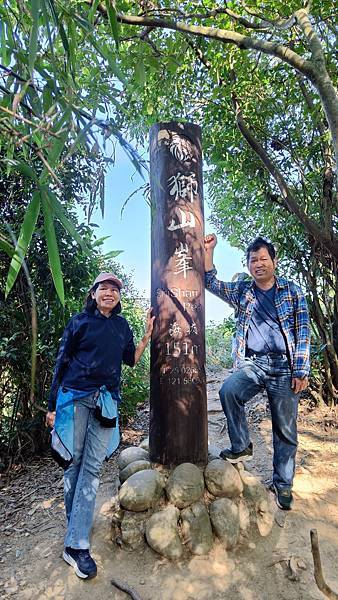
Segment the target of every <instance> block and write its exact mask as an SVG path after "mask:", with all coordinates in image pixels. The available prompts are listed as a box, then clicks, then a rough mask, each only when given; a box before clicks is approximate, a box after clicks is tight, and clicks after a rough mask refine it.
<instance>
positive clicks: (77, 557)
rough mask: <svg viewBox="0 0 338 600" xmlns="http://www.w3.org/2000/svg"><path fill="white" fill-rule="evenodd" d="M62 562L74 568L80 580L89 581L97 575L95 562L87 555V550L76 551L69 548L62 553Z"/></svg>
mask: <svg viewBox="0 0 338 600" xmlns="http://www.w3.org/2000/svg"><path fill="white" fill-rule="evenodd" d="M62 556H63V560H65V561H66V563H68V564H69V565H71V566H72V567H73V568H74V571H75V573H76V575H77V576H78V577H81V579H91V578H92V577H95V576H96V575H97V567H96V563H95V561H94V560H93V559H92V557H91V556H90V554H89V550H78V549H75V548H70V547H69V546H68V547H67V548H65V549H64V551H63V555H62Z"/></svg>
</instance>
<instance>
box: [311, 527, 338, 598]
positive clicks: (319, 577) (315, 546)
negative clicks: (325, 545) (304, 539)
mask: <svg viewBox="0 0 338 600" xmlns="http://www.w3.org/2000/svg"><path fill="white" fill-rule="evenodd" d="M310 537H311V551H312V556H313V564H314V575H315V580H316V584H317V586H318V588H319V589H320V591H321V592H322V593H323V594H324V595H325V596H326V597H327V598H329V599H330V600H338V594H336V593H335V592H334V591H333V590H331V588H330V587H329V586H328V585H327V583H326V582H325V580H324V576H323V571H322V563H321V560H320V552H319V543H318V534H317V529H311V531H310Z"/></svg>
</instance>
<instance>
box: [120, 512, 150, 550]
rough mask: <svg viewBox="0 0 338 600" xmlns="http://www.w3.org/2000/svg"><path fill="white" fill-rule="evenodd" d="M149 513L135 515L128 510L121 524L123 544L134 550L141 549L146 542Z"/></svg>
mask: <svg viewBox="0 0 338 600" xmlns="http://www.w3.org/2000/svg"><path fill="white" fill-rule="evenodd" d="M147 517H148V513H147V512H145V513H144V512H142V513H135V512H131V511H128V510H126V511H125V513H124V517H123V520H122V523H121V537H122V542H123V543H124V544H125V545H126V546H127V548H130V549H132V550H134V549H137V548H139V547H140V546H142V545H143V544H144V542H145V539H144V533H145V528H146V520H147Z"/></svg>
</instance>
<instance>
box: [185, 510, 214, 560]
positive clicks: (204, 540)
mask: <svg viewBox="0 0 338 600" xmlns="http://www.w3.org/2000/svg"><path fill="white" fill-rule="evenodd" d="M181 518H182V535H183V540H184V543H186V545H187V546H188V548H189V550H190V552H192V554H197V555H202V554H208V552H209V550H210V549H211V547H212V544H213V534H212V528H211V522H210V518H209V514H208V511H207V509H206V507H205V506H204V504H202V502H196V503H195V504H192V505H191V506H189V507H188V508H185V509H184V510H182V512H181Z"/></svg>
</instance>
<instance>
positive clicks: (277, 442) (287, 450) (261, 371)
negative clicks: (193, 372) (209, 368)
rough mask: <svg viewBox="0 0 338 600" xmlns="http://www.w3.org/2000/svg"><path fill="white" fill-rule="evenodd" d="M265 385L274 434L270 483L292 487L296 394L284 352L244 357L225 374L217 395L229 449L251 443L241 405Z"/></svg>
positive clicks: (294, 455)
mask: <svg viewBox="0 0 338 600" xmlns="http://www.w3.org/2000/svg"><path fill="white" fill-rule="evenodd" d="M264 388H265V389H266V391H267V394H268V399H269V404H270V410H271V419H272V434H273V449H274V454H273V483H274V484H275V485H276V486H277V487H278V488H291V487H292V482H293V477H294V473H295V458H296V451H297V413H298V394H295V393H294V392H293V391H292V389H291V372H290V368H289V364H288V360H287V357H286V356H285V355H277V354H274V355H272V354H269V355H254V356H253V357H251V358H245V360H244V361H243V363H242V365H241V366H240V368H239V370H238V371H235V372H234V373H233V374H232V375H230V377H228V378H227V379H226V380H225V381H224V383H223V386H222V387H221V389H220V392H219V395H220V399H221V403H222V407H223V410H224V413H225V416H226V418H227V422H228V432H229V437H230V441H231V446H232V451H233V452H241V451H242V450H244V449H245V448H247V447H248V445H249V443H250V437H249V431H248V425H247V421H246V417H245V410H244V405H245V403H246V402H247V401H248V400H250V399H251V398H253V396H255V395H256V394H257V393H258V392H260V391H262V390H263V389H264Z"/></svg>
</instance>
